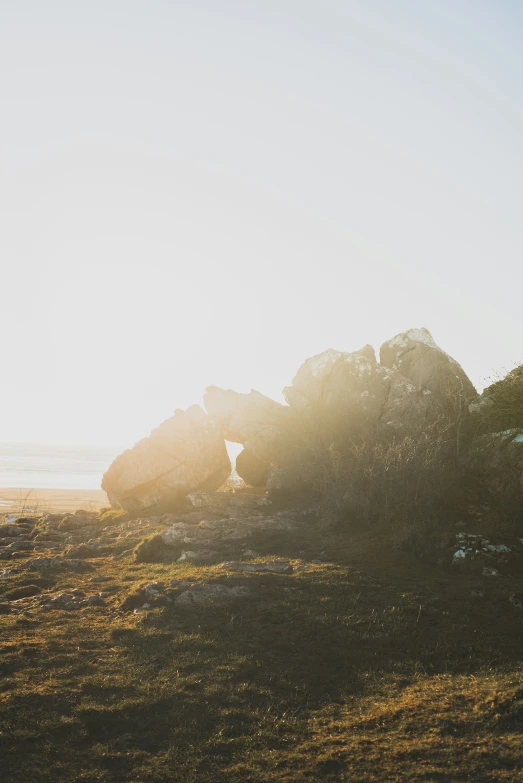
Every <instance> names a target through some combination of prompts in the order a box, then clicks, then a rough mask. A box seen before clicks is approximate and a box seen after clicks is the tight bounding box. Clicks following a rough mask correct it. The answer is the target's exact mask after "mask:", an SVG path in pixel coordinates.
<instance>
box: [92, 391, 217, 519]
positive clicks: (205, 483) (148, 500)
mask: <svg viewBox="0 0 523 783" xmlns="http://www.w3.org/2000/svg"><path fill="white" fill-rule="evenodd" d="M230 473H231V463H230V460H229V456H228V454H227V449H226V446H225V441H224V439H223V435H222V433H221V430H220V428H219V426H218V425H216V424H215V423H214V422H212V421H210V419H209V417H208V416H207V415H206V414H205V413H204V411H203V410H202V409H201V408H200V406H199V405H193V406H191V407H190V408H188V409H187V411H183V410H179V409H178V410H176V411H175V412H174V416H172V417H171V418H170V419H167V421H164V422H163V424H161V425H160V426H159V427H157V428H156V429H154V430H153V431H152V432H151V435H150V436H149V437H148V438H144V439H143V440H141V441H139V442H138V443H137V444H136V445H135V446H133V448H132V449H128V450H127V451H124V452H123V454H120V456H118V457H117V458H116V459H115V460H114V462H113V463H112V465H111V466H110V468H109V470H108V471H107V473H105V474H104V477H103V480H102V489H104V490H105V491H106V492H107V495H108V497H109V501H110V503H111V505H114V506H121V507H122V508H124V509H125V510H126V511H129V512H130V513H143V512H145V511H147V512H148V513H152V512H153V511H168V510H169V509H170V508H172V507H174V506H175V505H176V504H177V503H178V502H179V501H180V499H181V498H183V497H184V496H185V495H187V494H188V493H189V492H192V491H194V490H198V489H204V490H215V489H218V487H220V486H221V485H222V484H223V483H224V481H226V479H227V478H228V476H229V475H230Z"/></svg>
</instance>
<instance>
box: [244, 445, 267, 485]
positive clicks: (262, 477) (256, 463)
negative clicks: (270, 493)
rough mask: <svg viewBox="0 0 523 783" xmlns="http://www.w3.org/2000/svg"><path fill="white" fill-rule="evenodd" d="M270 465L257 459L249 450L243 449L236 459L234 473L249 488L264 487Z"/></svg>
mask: <svg viewBox="0 0 523 783" xmlns="http://www.w3.org/2000/svg"><path fill="white" fill-rule="evenodd" d="M270 466H271V463H270V462H269V461H268V460H264V459H258V457H256V456H255V455H254V454H253V453H252V451H249V449H243V451H241V452H240V453H239V454H238V456H237V457H236V473H237V474H238V476H239V477H240V478H242V479H243V480H244V481H245V483H246V484H249V485H250V486H251V487H264V486H265V485H266V484H267V476H268V473H269V468H270Z"/></svg>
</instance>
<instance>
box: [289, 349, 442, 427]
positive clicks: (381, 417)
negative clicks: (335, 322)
mask: <svg viewBox="0 0 523 783" xmlns="http://www.w3.org/2000/svg"><path fill="white" fill-rule="evenodd" d="M367 353H368V352H367ZM283 394H284V397H285V399H286V400H287V402H288V403H289V405H290V406H291V407H292V408H294V409H296V410H297V411H299V412H303V411H306V410H307V409H309V410H311V411H315V410H320V409H321V410H322V411H323V412H326V411H327V412H328V411H330V412H332V414H333V415H334V416H335V417H336V418H337V419H339V421H340V422H342V423H343V425H344V426H348V427H351V428H352V429H353V431H357V432H359V433H361V432H365V431H367V430H369V429H370V428H372V429H376V428H381V429H382V430H386V429H388V430H391V431H397V430H399V429H401V428H407V427H414V426H420V425H421V424H422V423H423V421H424V420H425V418H426V416H427V413H428V411H429V409H430V403H429V401H428V400H427V395H426V394H424V393H423V390H422V389H420V388H418V387H417V386H415V385H414V384H413V383H411V382H410V381H409V380H408V379H407V378H405V377H404V376H403V375H401V373H399V372H398V371H397V370H394V369H391V368H390V367H382V366H381V365H379V364H378V363H377V362H376V361H374V360H373V359H371V358H368V357H367V356H366V355H364V354H363V353H361V352H356V353H343V352H341V351H335V350H333V349H330V350H328V351H325V352H324V353H322V354H319V355H318V356H313V357H312V358H311V359H307V360H306V361H305V362H304V363H303V364H302V366H301V367H300V369H299V370H298V373H297V374H296V376H295V378H294V380H293V382H292V385H291V386H288V387H287V388H286V389H284V392H283Z"/></svg>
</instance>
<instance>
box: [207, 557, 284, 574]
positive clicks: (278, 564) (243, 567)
mask: <svg viewBox="0 0 523 783" xmlns="http://www.w3.org/2000/svg"><path fill="white" fill-rule="evenodd" d="M222 568H226V569H227V570H228V571H251V572H254V573H256V572H263V571H268V572H269V573H273V574H290V573H292V570H293V568H292V566H291V564H290V563H287V562H285V561H284V560H273V561H271V562H269V563H237V562H226V563H222Z"/></svg>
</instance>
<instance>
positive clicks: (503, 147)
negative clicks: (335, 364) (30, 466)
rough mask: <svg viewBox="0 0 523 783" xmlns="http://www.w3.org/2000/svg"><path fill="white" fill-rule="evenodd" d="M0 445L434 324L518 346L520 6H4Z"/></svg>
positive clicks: (490, 358)
mask: <svg viewBox="0 0 523 783" xmlns="http://www.w3.org/2000/svg"><path fill="white" fill-rule="evenodd" d="M0 109H1V113H0V120H1V121H0V208H1V213H0V214H1V218H2V221H1V230H0V259H1V264H2V276H1V281H2V288H1V296H0V334H1V339H2V365H1V370H0V372H1V378H0V390H1V391H0V440H13V441H42V442H58V443H93V444H96V443H100V444H118V445H119V444H121V445H130V444H131V443H133V442H134V441H135V440H136V439H138V438H140V437H142V436H144V435H146V434H148V432H149V430H150V429H151V428H152V427H153V426H155V425H156V424H158V423H159V422H160V421H162V420H163V419H164V418H166V417H167V416H169V415H170V414H171V413H172V411H173V410H174V408H175V407H186V406H187V405H189V404H191V403H193V402H200V401H201V398H202V394H203V390H204V388H205V386H206V385H209V384H216V385H221V386H225V387H229V388H235V389H237V390H239V391H248V390H249V388H251V387H253V388H257V389H260V390H261V391H263V392H265V393H267V394H270V395H272V396H278V395H279V394H280V392H281V389H282V387H283V386H284V385H285V384H287V383H288V382H289V381H290V380H291V378H292V376H293V375H294V373H295V371H296V369H297V368H298V366H299V364H300V363H301V362H302V360H303V359H304V358H305V357H307V356H310V355H312V354H315V353H318V352H320V351H322V350H324V349H326V348H329V347H333V348H338V349H341V350H354V349H357V348H359V347H361V345H362V344H364V343H366V342H371V343H373V344H374V345H375V346H376V347H379V345H380V344H381V342H383V341H384V340H385V339H387V338H389V337H391V336H392V335H394V334H395V333H397V332H399V331H402V330H404V329H406V328H408V327H411V326H426V327H427V328H429V329H430V330H431V331H432V333H433V335H434V338H435V339H436V341H437V342H438V343H439V344H440V345H441V346H442V347H443V348H445V350H447V352H449V353H451V354H452V355H453V356H455V358H457V359H458V360H459V361H460V362H461V363H462V364H463V366H464V368H465V370H466V371H467V372H468V373H469V374H470V376H471V378H472V380H473V381H474V382H475V383H478V384H479V383H481V382H482V380H483V379H484V378H485V377H486V376H488V375H489V374H490V373H491V371H492V370H494V369H496V368H499V367H502V366H505V367H510V366H512V365H513V363H514V362H517V361H519V362H521V361H523V306H522V304H521V301H522V296H523V260H522V249H523V224H522V215H521V212H522V205H523V5H522V4H521V2H518V1H517V0H513V1H509V0H495V1H494V0H492V2H486V1H485V0H438V2H435V1H434V2H432V1H431V0H423V2H420V1H419V0H412V1H411V2H407V1H406V0H394V2H391V1H390V0H359V1H356V0H257V1H256V0H253V1H252V2H249V1H248V0H206V1H205V0H165V1H164V2H160V1H159V0H141V1H137V0H120V1H118V0H103V1H100V0H90V2H79V1H75V0H63V1H62V2H54V1H53V0H46V2H42V1H41V0H33V1H32V2H31V1H30V0H16V2H13V0H0Z"/></svg>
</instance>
